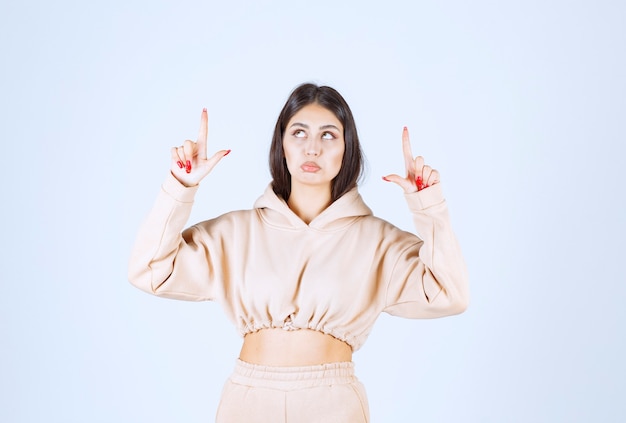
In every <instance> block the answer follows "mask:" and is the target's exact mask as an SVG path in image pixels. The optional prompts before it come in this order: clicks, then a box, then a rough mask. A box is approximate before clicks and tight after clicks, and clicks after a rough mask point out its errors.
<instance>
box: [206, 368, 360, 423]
mask: <svg viewBox="0 0 626 423" xmlns="http://www.w3.org/2000/svg"><path fill="white" fill-rule="evenodd" d="M216 422H217V423H240V422H241V423H243V422H245V423H318V422H319V423H322V422H323V423H368V422H369V408H368V404H367V397H366V394H365V389H364V388H363V385H362V384H361V382H359V381H358V379H357V378H356V376H355V375H354V363H352V362H341V363H330V364H321V365H316V366H305V367H271V366H259V365H255V364H250V363H246V362H243V361H241V360H237V363H236V365H235V370H234V372H233V374H232V375H231V377H230V378H229V379H228V381H227V382H226V384H225V386H224V390H223V392H222V399H221V401H220V405H219V408H218V410H217V418H216Z"/></svg>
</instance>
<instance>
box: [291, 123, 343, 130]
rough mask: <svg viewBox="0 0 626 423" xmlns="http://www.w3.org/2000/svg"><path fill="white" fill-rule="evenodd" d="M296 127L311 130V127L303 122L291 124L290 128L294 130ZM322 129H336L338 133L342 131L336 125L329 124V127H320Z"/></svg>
mask: <svg viewBox="0 0 626 423" xmlns="http://www.w3.org/2000/svg"><path fill="white" fill-rule="evenodd" d="M294 126H301V127H302V128H304V129H309V125H307V124H306V123H302V122H294V123H292V124H291V126H290V128H293V127H294ZM320 129H322V130H324V129H334V130H336V131H340V130H339V128H337V127H336V126H335V125H332V124H329V125H322V126H320Z"/></svg>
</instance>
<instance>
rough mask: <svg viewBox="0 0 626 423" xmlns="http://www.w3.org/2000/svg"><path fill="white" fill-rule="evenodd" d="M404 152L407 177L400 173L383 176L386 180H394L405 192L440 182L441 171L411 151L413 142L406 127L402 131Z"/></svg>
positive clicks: (419, 189) (408, 192) (418, 189)
mask: <svg viewBox="0 0 626 423" xmlns="http://www.w3.org/2000/svg"><path fill="white" fill-rule="evenodd" d="M402 153H403V154H404V165H405V167H406V177H405V178H403V177H401V176H399V175H395V174H392V175H387V176H383V179H384V180H385V181H389V182H394V183H396V184H398V185H400V186H401V187H402V189H404V192H405V193H407V194H410V193H412V192H416V191H421V190H423V189H424V188H428V187H429V186H431V185H435V184H438V183H439V172H438V171H436V170H434V169H433V168H432V167H430V166H428V165H424V158H423V157H422V156H417V157H415V158H413V157H414V156H413V153H412V152H411V142H410V140H409V130H408V129H407V128H406V126H405V127H404V130H403V131H402Z"/></svg>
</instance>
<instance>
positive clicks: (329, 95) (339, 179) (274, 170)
mask: <svg viewBox="0 0 626 423" xmlns="http://www.w3.org/2000/svg"><path fill="white" fill-rule="evenodd" d="M314 103H315V104H319V105H320V106H322V107H324V108H326V109H328V110H330V111H331V112H332V113H333V114H334V115H335V116H336V117H337V119H339V121H340V122H341V124H342V125H343V139H344V142H345V150H344V153H343V160H342V162H341V169H340V170H339V173H338V174H337V176H336V177H335V178H334V179H333V181H332V187H331V200H332V201H335V200H337V199H338V198H339V197H341V196H342V195H344V194H345V193H346V192H348V191H350V190H351V189H352V188H354V187H355V186H356V185H357V182H358V180H359V178H360V177H361V175H362V173H363V166H364V164H363V152H362V151H361V144H360V143H359V136H358V134H357V130H356V123H355V122H354V117H353V116H352V111H351V110H350V107H349V106H348V103H346V100H344V98H343V97H342V96H341V94H339V92H337V90H335V89H334V88H331V87H328V86H318V85H315V84H311V83H305V84H302V85H299V86H298V87H296V88H295V89H294V90H293V91H292V92H291V95H290V96H289V98H288V99H287V102H286V103H285V105H284V106H283V109H282V110H281V112H280V114H279V115H278V120H277V121H276V126H275V128H274V135H273V136H272V145H271V147H270V157H269V164H270V172H271V174H272V178H273V181H272V188H273V189H274V192H275V193H276V195H278V196H279V197H282V198H283V199H284V200H285V201H287V200H288V199H289V196H290V195H291V174H290V173H289V170H288V169H287V161H286V159H285V152H284V150H283V137H284V135H285V129H286V127H287V123H289V120H290V119H291V118H292V117H293V115H295V114H296V113H298V111H299V110H300V109H302V108H303V107H304V106H308V105H309V104H314Z"/></svg>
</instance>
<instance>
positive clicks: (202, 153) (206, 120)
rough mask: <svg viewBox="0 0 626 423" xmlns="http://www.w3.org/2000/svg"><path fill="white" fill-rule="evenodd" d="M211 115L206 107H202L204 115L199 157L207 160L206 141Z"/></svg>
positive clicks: (199, 142) (201, 126)
mask: <svg viewBox="0 0 626 423" xmlns="http://www.w3.org/2000/svg"><path fill="white" fill-rule="evenodd" d="M208 126H209V117H208V115H207V111H206V108H204V109H202V116H201V117H200V132H199V133H198V157H199V158H200V159H203V160H206V158H207V156H206V143H207V137H208Z"/></svg>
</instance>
